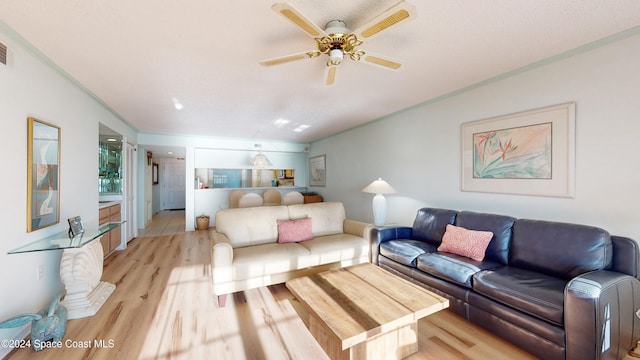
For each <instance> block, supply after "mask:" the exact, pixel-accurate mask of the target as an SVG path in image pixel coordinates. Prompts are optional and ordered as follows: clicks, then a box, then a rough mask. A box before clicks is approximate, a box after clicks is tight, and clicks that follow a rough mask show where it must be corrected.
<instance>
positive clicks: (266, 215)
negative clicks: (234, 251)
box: [216, 206, 289, 248]
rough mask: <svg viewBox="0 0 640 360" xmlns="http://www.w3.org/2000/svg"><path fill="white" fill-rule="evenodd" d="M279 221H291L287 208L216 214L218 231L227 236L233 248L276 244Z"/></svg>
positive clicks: (255, 208) (227, 210) (240, 209)
mask: <svg viewBox="0 0 640 360" xmlns="http://www.w3.org/2000/svg"><path fill="white" fill-rule="evenodd" d="M279 219H289V211H288V210H287V207H286V206H257V207H248V208H234V209H225V210H220V211H218V212H217V213H216V231H217V232H219V233H223V234H225V235H226V236H227V238H228V239H229V243H230V244H231V246H232V247H233V248H236V247H244V246H250V245H260V244H268V243H275V242H277V241H278V220H279Z"/></svg>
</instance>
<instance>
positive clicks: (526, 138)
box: [461, 103, 575, 198]
mask: <svg viewBox="0 0 640 360" xmlns="http://www.w3.org/2000/svg"><path fill="white" fill-rule="evenodd" d="M461 145H462V149H461V151H462V191H477V192H491V193H504V194H519V195H535V196H552V197H569V198H570V197H573V196H574V184H575V179H574V170H575V103H565V104H560V105H554V106H549V107H545V108H540V109H535V110H529V111H524V112H520V113H516V114H510V115H504V116H499V117H495V118H490V119H484V120H478V121H473V122H468V123H464V124H462V125H461Z"/></svg>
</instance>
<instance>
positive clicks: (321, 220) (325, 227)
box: [287, 202, 346, 236]
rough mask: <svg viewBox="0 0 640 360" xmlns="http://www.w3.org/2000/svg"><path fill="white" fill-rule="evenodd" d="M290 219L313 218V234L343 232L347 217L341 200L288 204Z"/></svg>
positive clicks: (321, 234)
mask: <svg viewBox="0 0 640 360" xmlns="http://www.w3.org/2000/svg"><path fill="white" fill-rule="evenodd" d="M287 208H288V210H289V219H302V218H307V217H310V218H311V232H312V233H313V236H323V235H333V234H341V233H343V232H344V228H343V227H344V220H345V218H346V215H345V211H344V205H342V203H341V202H321V203H311V204H298V205H289V206H287Z"/></svg>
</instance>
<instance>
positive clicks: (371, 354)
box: [309, 314, 418, 360]
mask: <svg viewBox="0 0 640 360" xmlns="http://www.w3.org/2000/svg"><path fill="white" fill-rule="evenodd" d="M309 331H310V332H311V334H312V335H313V337H314V339H316V341H317V342H318V344H320V346H321V347H322V349H323V350H324V351H325V352H326V353H327V355H329V357H330V358H331V359H333V360H338V359H339V360H355V359H394V358H395V359H404V358H406V357H408V356H409V355H411V354H415V353H416V352H418V323H417V322H414V323H412V324H408V325H405V326H403V327H401V328H397V329H392V330H390V331H388V332H385V333H382V334H377V335H373V336H372V337H370V338H369V339H367V340H365V341H364V342H361V343H359V344H355V345H354V346H352V347H351V348H348V349H345V350H342V341H341V340H340V339H338V337H337V336H336V335H334V334H333V332H331V330H329V329H328V328H327V327H326V325H325V324H324V323H323V322H322V321H320V320H319V319H318V318H316V317H315V316H314V315H312V314H309Z"/></svg>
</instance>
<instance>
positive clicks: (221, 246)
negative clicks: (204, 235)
mask: <svg viewBox="0 0 640 360" xmlns="http://www.w3.org/2000/svg"><path fill="white" fill-rule="evenodd" d="M210 234H211V240H212V244H211V276H212V278H213V285H214V290H213V291H214V293H215V294H216V295H220V294H217V293H216V292H215V284H219V283H225V282H229V281H232V280H233V267H232V263H233V247H231V242H229V239H228V238H227V236H226V235H225V234H223V233H219V232H216V231H211V232H210Z"/></svg>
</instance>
